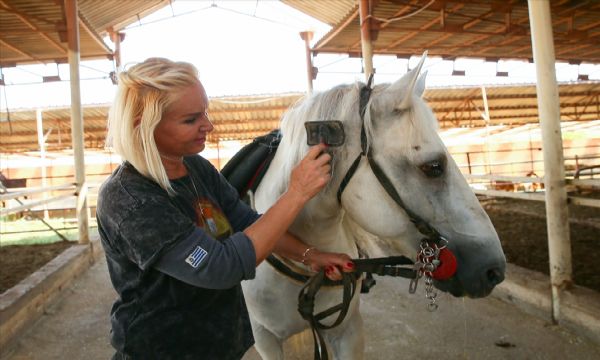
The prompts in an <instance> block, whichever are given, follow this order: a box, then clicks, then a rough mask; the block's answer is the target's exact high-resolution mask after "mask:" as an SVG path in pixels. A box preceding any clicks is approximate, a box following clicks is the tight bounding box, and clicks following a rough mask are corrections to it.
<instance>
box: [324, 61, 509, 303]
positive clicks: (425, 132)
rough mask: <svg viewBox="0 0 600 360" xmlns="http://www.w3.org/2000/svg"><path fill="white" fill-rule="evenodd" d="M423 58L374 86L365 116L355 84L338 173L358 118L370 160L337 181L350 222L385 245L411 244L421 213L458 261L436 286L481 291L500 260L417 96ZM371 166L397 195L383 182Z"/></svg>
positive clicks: (496, 274)
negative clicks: (343, 183) (396, 198)
mask: <svg viewBox="0 0 600 360" xmlns="http://www.w3.org/2000/svg"><path fill="white" fill-rule="evenodd" d="M423 59H424V57H423ZM423 59H422V60H421V63H420V64H419V66H418V67H416V68H415V69H413V70H412V71H410V72H409V73H408V74H406V75H405V76H404V77H402V78H401V79H400V80H398V81H397V82H395V83H393V84H391V85H380V86H377V87H375V88H374V89H373V90H372V94H371V95H370V97H369V101H368V103H367V105H366V106H365V108H364V117H361V116H360V115H359V112H360V109H359V108H358V107H359V103H360V100H359V98H360V95H359V94H360V90H359V91H357V92H355V95H354V96H355V97H356V101H355V105H354V107H353V109H352V110H351V111H352V112H353V113H354V114H348V116H347V118H348V119H353V121H352V122H353V123H355V125H353V126H351V125H350V124H349V126H347V127H346V128H347V138H350V139H352V140H350V141H349V142H348V144H347V148H346V149H345V154H339V155H341V156H339V157H340V158H342V159H338V160H341V161H338V162H337V163H336V167H335V171H336V173H337V177H336V178H337V181H338V182H340V179H341V178H343V176H344V174H345V172H346V171H348V168H349V167H350V163H351V162H352V161H354V157H356V156H357V154H358V153H359V151H360V149H361V141H360V136H361V135H360V133H361V126H364V129H365V130H364V132H365V134H366V140H367V144H366V145H367V146H366V147H367V149H368V150H367V153H369V154H370V157H371V159H372V161H371V163H370V164H369V161H366V159H363V160H361V162H360V164H359V165H358V168H357V170H356V172H355V174H354V175H353V176H352V177H351V179H350V181H349V182H348V185H347V186H346V187H345V189H343V192H342V194H341V203H342V206H343V208H344V209H345V211H346V216H348V217H350V218H351V221H350V222H354V223H355V224H357V225H359V226H360V227H361V228H363V229H364V230H366V231H367V232H369V233H372V234H375V235H377V236H378V237H379V238H380V239H382V240H380V241H382V242H383V246H386V247H387V248H388V249H394V248H395V249H404V250H405V249H406V248H407V245H408V247H412V248H413V249H415V251H416V249H417V247H418V245H419V243H420V239H422V238H423V235H422V234H421V233H420V232H419V231H418V230H417V229H416V227H415V225H414V222H415V218H417V219H418V220H421V221H423V222H424V223H426V224H427V225H428V226H430V227H431V228H432V229H435V231H437V232H438V233H439V234H441V235H442V236H443V237H444V238H445V239H447V240H448V247H449V249H450V250H451V251H452V252H453V253H454V254H455V256H456V258H457V262H458V269H457V272H456V274H455V275H454V276H453V277H452V278H451V279H449V280H447V281H438V282H436V286H437V287H438V288H439V289H441V290H444V291H449V292H450V293H452V294H453V295H455V296H462V295H468V296H472V297H481V296H486V295H487V294H489V293H490V292H491V290H492V289H493V288H494V286H496V285H497V284H498V283H500V282H501V281H502V280H503V279H504V270H505V265H506V260H505V258H504V254H503V252H502V248H501V246H500V241H499V239H498V235H497V234H496V231H495V230H494V227H493V225H492V223H491V221H490V219H489V217H488V216H487V214H486V213H485V211H484V210H483V209H482V207H481V205H480V204H479V201H478V200H477V198H476V197H475V195H474V194H473V192H472V191H471V189H470V188H469V186H468V184H467V182H466V181H465V179H464V177H463V176H462V174H461V173H460V171H459V169H458V166H457V165H456V163H455V162H454V160H453V159H452V157H451V156H450V154H449V153H448V151H447V149H446V147H445V146H444V144H443V142H442V141H441V139H440V137H439V136H438V134H437V121H436V119H435V116H434V115H433V113H432V111H431V110H430V108H429V107H428V106H427V104H426V103H425V101H424V100H423V99H422V98H421V96H422V94H423V91H424V85H425V75H422V76H421V77H419V72H420V70H421V67H422V65H423ZM363 96H364V95H363ZM363 102H364V100H363ZM363 124H364V125H363ZM363 147H364V145H363ZM376 167H379V169H380V171H382V172H383V173H384V177H386V178H387V179H388V181H389V186H391V187H392V188H393V189H392V190H393V191H395V192H396V193H397V194H398V195H399V198H400V202H398V201H394V199H393V195H390V192H389V191H386V190H385V189H384V185H382V180H381V176H376V174H375V172H374V168H376ZM383 182H385V181H383ZM411 215H412V218H411Z"/></svg>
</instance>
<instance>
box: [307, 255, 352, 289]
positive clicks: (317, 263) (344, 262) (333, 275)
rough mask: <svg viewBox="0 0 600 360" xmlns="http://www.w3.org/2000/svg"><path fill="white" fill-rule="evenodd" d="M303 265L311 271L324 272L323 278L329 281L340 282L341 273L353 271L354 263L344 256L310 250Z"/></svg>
mask: <svg viewBox="0 0 600 360" xmlns="http://www.w3.org/2000/svg"><path fill="white" fill-rule="evenodd" d="M304 263H305V264H306V265H307V266H308V267H310V268H311V270H313V271H320V270H321V269H324V270H325V276H327V277H328V278H329V279H330V280H334V281H335V280H341V279H342V271H343V272H352V271H354V263H353V262H352V259H351V258H350V257H349V256H348V255H346V254H340V253H332V252H322V251H319V250H317V249H314V250H311V251H310V252H309V253H308V254H307V255H306V258H305V259H304Z"/></svg>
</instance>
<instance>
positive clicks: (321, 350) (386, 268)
mask: <svg viewBox="0 0 600 360" xmlns="http://www.w3.org/2000/svg"><path fill="white" fill-rule="evenodd" d="M352 262H353V263H354V266H355V270H354V271H353V272H344V273H342V280H340V281H332V280H329V279H328V278H326V277H325V272H324V270H321V271H319V272H318V273H317V274H316V275H314V276H312V277H310V278H309V279H308V281H307V282H306V284H305V285H304V286H303V287H302V289H301V290H300V293H299V294H298V312H300V315H302V318H303V319H304V320H306V321H308V322H309V324H310V328H311V332H312V335H313V340H314V342H315V348H314V358H315V359H322V360H327V359H329V357H328V355H327V348H326V345H325V339H323V335H322V334H321V330H327V329H332V328H334V327H336V326H338V325H339V324H341V323H342V321H343V320H344V318H345V317H346V314H347V313H348V309H349V308H350V302H351V301H352V298H353V297H354V293H355V292H356V283H357V281H358V279H360V277H361V274H362V273H363V272H365V273H366V272H368V273H373V274H377V275H381V276H400V277H404V278H407V279H414V278H415V276H416V271H415V270H413V268H412V265H413V262H412V260H411V259H409V258H407V257H405V256H390V257H385V258H374V259H352ZM402 265H411V266H410V267H408V268H407V267H402ZM323 285H325V286H335V285H343V289H344V292H343V295H342V302H341V303H339V304H338V305H336V306H332V307H330V308H328V309H326V310H324V311H322V312H320V313H318V314H315V313H314V312H315V297H316V295H317V292H318V291H319V289H321V286H323ZM336 312H339V314H338V316H337V318H336V319H335V321H334V322H333V323H332V324H331V325H325V324H323V323H322V322H321V320H323V319H325V318H326V317H328V316H330V315H333V314H335V313H336Z"/></svg>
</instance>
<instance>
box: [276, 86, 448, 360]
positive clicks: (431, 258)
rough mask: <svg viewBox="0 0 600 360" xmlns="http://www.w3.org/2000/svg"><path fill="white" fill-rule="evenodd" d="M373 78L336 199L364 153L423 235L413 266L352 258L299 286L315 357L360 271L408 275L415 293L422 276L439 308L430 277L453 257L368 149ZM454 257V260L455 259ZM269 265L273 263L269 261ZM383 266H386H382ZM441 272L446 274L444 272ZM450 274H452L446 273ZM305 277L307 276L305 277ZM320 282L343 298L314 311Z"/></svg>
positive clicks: (364, 92) (323, 354) (432, 305)
mask: <svg viewBox="0 0 600 360" xmlns="http://www.w3.org/2000/svg"><path fill="white" fill-rule="evenodd" d="M372 82H373V74H371V75H370V76H369V80H368V82H367V85H366V86H364V87H362V88H361V89H360V99H359V114H360V118H361V120H362V122H361V131H360V145H361V152H360V154H358V156H357V157H356V159H354V162H353V163H352V165H351V166H350V168H349V169H348V171H347V172H346V175H345V176H344V178H343V179H342V181H341V183H340V187H339V189H338V191H337V199H338V203H339V204H340V205H341V203H342V193H343V192H344V189H345V188H346V186H347V185H348V183H349V182H350V180H351V179H352V176H353V175H354V174H355V173H356V169H357V168H358V165H359V163H360V161H361V159H362V158H363V156H364V157H366V158H367V161H368V163H369V165H370V166H371V170H372V171H373V173H374V174H375V177H376V178H377V180H378V181H379V183H380V184H381V186H382V187H383V188H384V189H385V191H386V192H387V194H388V195H389V196H390V197H391V198H392V200H394V202H395V203H396V204H397V205H398V206H400V208H402V209H403V210H404V211H405V212H406V214H407V215H408V217H409V219H410V221H411V222H412V223H413V224H414V225H415V227H416V228H417V230H418V231H419V232H420V233H421V234H423V235H424V236H425V237H424V238H423V239H422V240H421V244H420V249H419V251H418V253H417V261H416V262H415V263H414V265H413V269H406V268H402V267H399V266H398V265H408V264H412V261H411V260H410V259H408V258H406V257H404V256H392V257H386V258H378V259H353V260H352V261H353V262H354V264H355V271H354V272H350V273H347V272H343V273H342V280H341V281H338V282H332V281H330V280H329V279H327V278H326V277H325V274H324V272H323V270H321V271H320V272H319V273H317V274H316V275H314V276H312V277H310V278H308V281H307V282H306V284H305V285H304V287H303V288H302V290H300V294H299V295H298V311H299V312H300V315H302V317H303V318H304V319H305V320H307V321H308V322H309V323H310V326H311V330H312V334H313V339H314V341H315V349H314V358H315V359H323V360H327V359H328V354H327V349H326V346H325V341H324V339H323V337H322V335H321V331H320V330H326V329H331V328H333V327H335V326H337V325H339V324H340V323H341V322H342V321H343V319H344V317H345V316H346V313H347V312H348V309H349V306H350V301H351V300H352V298H353V296H354V293H355V290H356V282H357V280H358V279H359V278H360V275H361V273H363V272H372V273H375V274H378V275H390V276H401V277H406V278H410V279H411V282H410V286H409V292H410V293H414V292H416V290H417V284H418V281H419V279H420V278H421V277H423V276H424V277H425V297H426V298H427V299H428V300H429V304H428V305H427V308H428V310H430V311H435V310H437V308H438V305H437V304H436V297H437V293H436V292H435V290H434V288H433V279H434V278H435V274H436V270H438V266H439V265H440V255H441V257H442V258H446V259H448V257H451V258H453V257H454V255H452V253H451V252H450V251H449V250H448V249H447V247H446V246H447V244H448V241H447V240H446V239H445V238H444V237H443V236H442V235H440V233H439V232H438V231H437V230H436V229H435V228H433V227H432V226H431V225H429V223H427V222H426V221H425V220H423V219H422V218H421V217H420V216H418V215H417V214H415V213H414V212H413V211H411V210H410V209H409V208H408V207H407V206H406V205H405V204H404V202H403V201H402V198H401V197H400V194H398V191H396V189H395V188H394V186H393V185H392V182H391V180H390V179H389V177H388V176H387V175H386V174H385V172H384V171H383V169H382V168H381V167H380V166H379V164H377V162H376V161H375V159H374V158H373V148H372V147H369V148H368V149H367V136H366V132H365V119H364V117H365V113H366V111H367V105H368V103H369V99H370V97H371V92H372V90H373V88H372V87H371V85H372ZM454 261H455V260H454ZM270 263H271V264H272V265H274V266H275V267H276V268H278V266H276V265H275V264H273V262H271V261H270ZM384 269H385V270H384ZM444 275H448V274H447V273H446V274H444ZM449 275H452V274H449ZM305 281H306V279H305ZM322 285H343V290H344V291H343V296H342V302H341V303H340V304H338V305H336V306H333V307H331V308H329V309H326V310H324V311H322V312H321V313H319V314H314V301H315V296H316V294H317V292H318V290H319V289H320V288H321V286H322ZM338 311H339V314H338V317H337V319H336V320H335V321H334V322H333V323H332V324H331V325H324V324H322V323H321V322H320V320H322V319H324V318H326V317H328V316H330V315H332V314H335V313H336V312H338Z"/></svg>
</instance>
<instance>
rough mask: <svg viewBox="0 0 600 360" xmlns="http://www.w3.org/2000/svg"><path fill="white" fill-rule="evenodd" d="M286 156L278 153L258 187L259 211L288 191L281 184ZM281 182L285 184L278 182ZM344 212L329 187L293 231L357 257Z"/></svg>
mask: <svg viewBox="0 0 600 360" xmlns="http://www.w3.org/2000/svg"><path fill="white" fill-rule="evenodd" d="M285 160H286V159H284V157H283V156H282V155H281V153H279V152H278V153H276V154H275V157H274V158H273V161H272V162H271V165H270V167H269V169H268V170H267V172H266V174H265V176H264V178H263V180H262V181H261V184H260V186H259V187H258V188H257V190H256V194H255V205H256V210H257V211H258V212H259V213H264V212H265V211H267V210H268V209H269V208H270V207H271V206H273V204H274V203H275V201H277V199H278V198H279V197H280V196H281V194H282V193H283V192H284V191H285V190H286V185H283V184H281V182H280V180H281V177H282V175H281V169H282V168H283V166H282V165H283V163H284V161H285ZM275 184H281V185H275ZM342 217H343V211H342V210H341V208H340V207H339V205H338V203H337V200H336V197H335V190H334V189H328V188H325V189H323V191H321V193H320V194H318V195H317V196H316V197H314V198H313V199H312V200H311V201H310V202H309V203H307V204H306V205H305V207H304V209H303V211H302V212H301V213H300V214H299V215H298V217H297V218H296V220H295V221H294V223H293V224H292V226H291V227H290V231H291V232H292V233H293V234H295V235H296V236H298V237H299V238H300V239H302V240H303V241H304V242H305V243H307V244H309V245H311V246H315V247H317V248H318V249H320V250H323V251H335V252H343V253H347V254H348V255H350V256H356V255H357V251H356V245H355V243H354V241H353V238H352V236H350V235H351V234H350V233H349V232H347V231H344V229H343V224H342Z"/></svg>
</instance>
